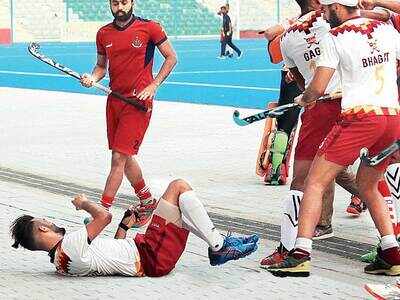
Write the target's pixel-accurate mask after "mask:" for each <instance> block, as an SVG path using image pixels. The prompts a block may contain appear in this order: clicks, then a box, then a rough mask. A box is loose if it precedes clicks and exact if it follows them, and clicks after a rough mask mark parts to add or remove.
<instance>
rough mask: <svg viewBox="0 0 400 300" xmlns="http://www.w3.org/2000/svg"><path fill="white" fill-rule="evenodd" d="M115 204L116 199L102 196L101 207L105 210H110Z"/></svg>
mask: <svg viewBox="0 0 400 300" xmlns="http://www.w3.org/2000/svg"><path fill="white" fill-rule="evenodd" d="M113 202H114V197H110V196H106V195H103V196H101V205H103V206H104V207H105V208H110V207H111V206H112V204H113Z"/></svg>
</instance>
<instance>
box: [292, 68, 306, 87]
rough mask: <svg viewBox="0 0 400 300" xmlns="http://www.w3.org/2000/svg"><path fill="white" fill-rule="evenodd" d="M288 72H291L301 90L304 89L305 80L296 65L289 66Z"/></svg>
mask: <svg viewBox="0 0 400 300" xmlns="http://www.w3.org/2000/svg"><path fill="white" fill-rule="evenodd" d="M289 70H290V73H292V76H293V79H294V80H295V81H296V84H297V86H298V87H299V89H300V90H301V91H304V90H305V86H306V81H305V80H304V77H303V75H301V73H300V71H299V69H297V67H294V68H289Z"/></svg>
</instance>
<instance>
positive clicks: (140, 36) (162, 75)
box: [81, 0, 177, 225]
mask: <svg viewBox="0 0 400 300" xmlns="http://www.w3.org/2000/svg"><path fill="white" fill-rule="evenodd" d="M110 7H111V11H112V14H113V16H114V21H113V22H112V23H110V24H107V25H106V26H104V27H102V28H100V30H99V31H98V33H97V39H96V44H97V63H96V66H95V67H94V69H93V71H92V74H91V75H88V74H85V75H84V76H83V77H82V81H81V82H82V85H83V86H85V87H91V86H92V85H93V83H94V82H97V81H100V80H101V79H102V78H104V76H105V75H106V73H107V64H108V72H109V75H110V87H111V89H112V90H113V91H116V92H118V93H120V94H122V95H124V96H126V97H128V98H129V97H132V98H135V99H137V100H140V101H142V102H143V104H144V105H145V106H147V107H148V108H149V110H150V111H149V112H147V113H144V112H142V111H139V110H137V109H136V108H134V107H132V106H130V105H127V104H126V103H124V102H122V101H120V100H118V99H117V98H115V97H113V96H111V95H110V96H109V97H108V99H107V110H106V114H107V137H108V145H109V149H110V150H111V151H112V158H111V170H110V173H109V175H108V178H107V181H106V185H105V188H104V191H103V195H102V198H101V204H102V205H103V206H104V207H106V208H109V207H111V206H112V204H113V202H114V197H115V195H116V193H117V191H118V189H119V187H120V185H121V182H122V178H123V176H124V174H125V176H126V177H127V179H128V180H129V182H130V183H131V185H132V187H133V189H134V192H135V194H136V196H137V197H138V198H139V200H140V205H141V206H142V207H146V208H147V211H148V212H149V213H148V215H147V217H143V219H142V220H141V221H142V222H139V224H141V225H143V224H145V223H147V221H148V220H149V219H150V215H151V212H152V210H153V209H154V204H155V199H154V198H153V197H152V194H151V192H150V189H149V187H148V186H147V185H146V183H145V181H144V179H143V175H142V171H141V169H140V166H139V164H138V163H137V161H136V160H135V158H134V157H133V156H134V155H136V154H138V151H139V148H140V145H141V144H142V141H143V138H144V135H145V133H146V130H147V127H148V125H149V122H150V117H151V107H152V105H153V98H154V95H155V93H156V91H157V88H158V87H159V86H160V84H161V83H162V82H163V81H164V80H165V79H166V78H167V76H168V74H169V73H170V72H171V71H172V69H173V67H174V66H175V64H176V61H177V59H176V55H175V52H174V50H173V48H172V46H171V44H170V43H169V42H168V39H167V36H166V34H165V32H164V29H163V28H162V27H161V25H160V24H158V23H156V22H154V21H150V20H144V19H141V18H139V17H137V16H135V15H133V14H132V10H133V0H110ZM156 47H157V48H158V50H159V51H160V52H161V54H162V55H163V57H164V58H165V60H164V63H163V65H162V66H161V69H160V71H159V72H158V74H157V76H156V77H155V78H153V74H152V68H153V58H154V50H155V48H156Z"/></svg>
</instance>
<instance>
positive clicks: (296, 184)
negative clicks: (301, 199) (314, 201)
mask: <svg viewBox="0 0 400 300" xmlns="http://www.w3.org/2000/svg"><path fill="white" fill-rule="evenodd" d="M305 180H306V177H305V176H304V174H301V173H298V174H293V179H292V183H291V184H290V189H291V190H297V191H303V190H304V184H305Z"/></svg>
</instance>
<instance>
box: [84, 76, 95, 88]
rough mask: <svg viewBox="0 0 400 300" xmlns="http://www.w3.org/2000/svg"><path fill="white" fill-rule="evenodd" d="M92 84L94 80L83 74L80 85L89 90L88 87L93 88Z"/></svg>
mask: <svg viewBox="0 0 400 300" xmlns="http://www.w3.org/2000/svg"><path fill="white" fill-rule="evenodd" d="M93 83H94V78H93V76H92V75H90V74H87V73H85V74H83V75H82V78H81V84H82V85H83V86H84V87H87V88H90V87H92V86H93Z"/></svg>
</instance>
